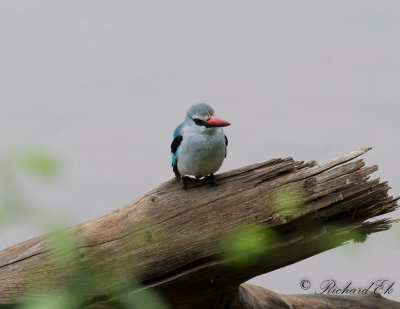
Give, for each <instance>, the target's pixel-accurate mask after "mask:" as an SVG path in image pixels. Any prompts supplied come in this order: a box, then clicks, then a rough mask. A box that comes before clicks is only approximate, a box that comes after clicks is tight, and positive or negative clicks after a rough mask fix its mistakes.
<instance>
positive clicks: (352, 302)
mask: <svg viewBox="0 0 400 309" xmlns="http://www.w3.org/2000/svg"><path fill="white" fill-rule="evenodd" d="M265 308H270V309H291V308H296V309H309V308H313V309H379V308H382V309H399V308H400V303H398V302H395V301H391V300H388V299H386V298H383V297H382V296H380V295H379V294H374V293H373V292H371V293H368V294H366V295H351V296H349V295H346V296H335V295H281V294H278V293H275V292H272V291H270V290H267V289H264V288H262V287H259V286H255V285H252V284H246V283H245V284H242V285H241V286H240V288H239V293H238V296H237V299H235V300H234V302H233V304H232V305H231V309H265Z"/></svg>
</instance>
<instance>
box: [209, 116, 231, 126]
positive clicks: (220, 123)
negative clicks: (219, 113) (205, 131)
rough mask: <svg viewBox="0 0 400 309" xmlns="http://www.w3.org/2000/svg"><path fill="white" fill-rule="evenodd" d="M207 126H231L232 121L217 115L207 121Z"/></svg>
mask: <svg viewBox="0 0 400 309" xmlns="http://www.w3.org/2000/svg"><path fill="white" fill-rule="evenodd" d="M206 125H207V127H226V126H229V125H230V123H229V122H227V121H225V120H222V119H221V118H217V117H215V116H211V117H210V119H208V120H207V121H206Z"/></svg>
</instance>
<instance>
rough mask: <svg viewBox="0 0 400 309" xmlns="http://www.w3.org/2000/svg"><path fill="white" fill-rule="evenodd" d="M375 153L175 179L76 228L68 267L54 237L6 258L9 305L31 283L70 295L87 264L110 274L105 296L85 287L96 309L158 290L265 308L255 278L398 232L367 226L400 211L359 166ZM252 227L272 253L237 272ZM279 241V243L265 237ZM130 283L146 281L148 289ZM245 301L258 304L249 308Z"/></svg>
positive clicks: (181, 300)
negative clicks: (235, 250)
mask: <svg viewBox="0 0 400 309" xmlns="http://www.w3.org/2000/svg"><path fill="white" fill-rule="evenodd" d="M367 150H368V149H362V150H360V151H355V152H352V153H350V154H348V155H345V156H342V157H339V158H337V159H334V160H331V161H329V162H327V163H325V164H322V165H317V164H316V163H315V162H308V163H304V162H296V161H294V160H293V159H292V158H286V159H273V160H270V161H267V162H264V163H260V164H254V165H250V166H247V167H243V168H239V169H237V170H233V171H230V172H227V173H223V174H220V175H218V176H217V179H218V181H219V182H220V184H221V185H220V186H216V187H212V186H210V185H208V184H206V183H205V182H204V181H193V182H191V183H190V184H189V186H188V189H187V190H186V191H184V190H182V189H181V187H180V186H179V184H178V183H177V181H176V180H174V179H172V180H169V181H167V182H165V183H163V184H161V185H160V186H159V187H157V188H155V189H154V190H152V191H150V192H149V193H147V194H145V195H144V196H142V197H140V198H138V199H137V200H135V201H133V202H132V203H130V204H128V205H126V206H124V207H122V208H120V209H117V210H115V211H113V212H111V213H109V214H107V215H105V216H102V217H100V218H97V219H93V220H90V221H88V222H86V223H83V224H80V225H77V226H75V227H72V228H70V229H66V231H65V233H64V235H66V234H76V235H78V237H79V243H78V244H77V245H76V246H75V247H74V248H73V249H72V250H70V251H68V252H66V253H62V254H61V255H63V254H64V255H66V256H69V255H71V256H72V258H71V259H65V261H64V263H57V262H55V257H56V256H58V257H59V256H60V252H57V251H59V250H57V249H54V248H52V247H51V246H50V247H49V243H52V239H53V238H54V236H53V235H52V234H49V235H44V236H42V237H37V238H34V239H31V240H28V241H26V242H23V243H20V244H17V245H15V246H13V247H10V248H7V249H5V250H2V251H0V304H15V303H18V302H21V301H23V300H24V299H26V297H27V295H28V293H29V291H30V290H31V288H32V286H41V287H46V289H47V291H49V292H52V291H57V290H59V289H62V288H63V286H64V285H65V284H66V282H67V280H68V274H70V273H71V270H72V269H74V270H78V271H84V270H85V269H86V268H88V267H89V268H90V269H91V272H94V273H96V274H97V275H98V276H100V277H101V276H103V277H102V278H103V280H102V288H103V289H102V291H103V292H102V293H101V294H99V290H98V288H94V287H91V286H87V287H86V290H87V295H86V297H87V299H86V302H85V304H86V306H87V307H88V308H113V307H114V305H115V303H116V301H117V300H118V299H121V298H123V297H126V296H129V295H135V293H139V292H140V291H143V290H147V289H152V288H154V289H156V290H157V291H158V292H160V293H161V294H162V296H163V297H164V299H165V300H166V301H167V302H168V303H169V305H170V306H171V307H172V308H229V307H232V308H261V307H262V306H261V305H260V304H262V303H263V302H266V303H268V299H266V298H270V297H277V296H276V294H274V295H273V296H268V293H261V294H262V295H259V293H258V292H257V291H256V292H254V291H255V289H256V290H257V288H252V287H251V286H249V285H242V286H241V287H240V288H239V286H240V285H241V284H242V283H243V282H245V281H246V280H248V279H250V278H252V277H253V276H256V275H259V274H263V273H266V272H269V271H272V270H275V269H277V268H280V267H283V266H286V265H289V264H292V263H295V262H297V261H300V260H302V259H304V258H307V257H310V256H312V255H315V254H318V253H320V252H323V251H325V250H328V249H330V248H334V247H336V246H339V245H342V244H343V243H345V242H346V241H348V240H350V239H354V240H356V241H363V240H365V238H366V236H367V235H368V234H370V233H374V232H378V231H382V230H386V229H388V228H389V227H390V224H391V221H389V220H386V219H381V220H376V221H366V220H367V219H370V218H373V217H375V216H379V215H382V214H385V213H388V212H391V211H393V210H395V209H396V208H397V198H396V199H393V198H392V197H390V196H388V193H387V192H388V189H389V188H388V185H387V183H381V182H380V181H379V179H373V180H370V179H369V175H370V174H371V173H373V172H374V171H376V170H377V166H372V167H366V166H365V164H364V162H363V161H362V160H354V159H355V158H357V157H359V156H360V155H362V154H364V153H365V152H366V151H367ZM287 192H289V194H287ZM293 193H294V194H293ZM282 199H283V202H282ZM293 204H295V205H296V207H288V208H285V205H293ZM244 224H258V226H257V228H258V229H259V234H260V236H259V237H260V239H261V242H260V243H264V245H263V246H260V247H259V248H257V249H255V250H253V251H254V252H251V259H249V260H246V263H244V264H240V263H239V264H238V263H236V262H235V261H237V260H239V261H241V260H242V256H240V255H238V256H235V255H229V254H226V251H227V246H226V243H227V239H232V237H233V239H235V238H234V236H232V235H235V232H237V231H240V229H241V228H242V227H243V225H244ZM264 228H265V230H264ZM266 231H268V232H266ZM270 232H272V233H273V235H274V237H273V238H272V240H271V239H269V238H268V237H266V236H265V235H267V234H268V235H270ZM266 239H267V240H268V241H264V242H263V240H266ZM238 265H239V266H238ZM107 274H122V275H112V276H107ZM127 279H128V280H127ZM132 282H140V283H141V286H140V288H138V286H137V285H134V286H133V285H131V283H132ZM270 293H273V292H270ZM245 295H247V296H246V297H247V298H248V299H249V297H248V296H249V295H251V298H252V299H253V300H252V301H251V302H246V301H243V297H244V296H245ZM241 297H242V298H241ZM282 297H283V299H285V301H288V303H293V304H294V303H296V304H299V303H300V302H302V301H304V302H310V304H311V303H312V304H313V306H314V304H315V306H314V307H315V308H327V307H324V306H323V305H318V306H317V305H316V304H319V303H321V302H322V301H324V302H326V303H335V304H336V302H337V299H336V298H335V299H331V298H329V297H325V298H323V299H322V300H321V299H320V298H317V297H311V296H309V297H304V296H296V297H295V296H293V297H292V296H282ZM348 299H349V298H347V300H346V299H344V300H343V301H344V302H346V301H348ZM365 299H366V298H363V297H360V298H357V299H356V300H352V302H356V303H357V302H359V304H360V306H361V304H364V302H365V301H369V299H370V298H368V300H365ZM382 299H383V298H382ZM388 302H389V301H386V300H385V301H383V300H382V304H383V305H378V303H381V299H380V298H379V299H378V300H377V301H376V302H375V303H377V305H376V306H375V307H374V308H389V307H387V306H386V304H387V303H388ZM270 303H271V302H270ZM260 306H261V307H260ZM274 306H275V307H274ZM274 306H272V305H271V308H285V307H282V306H280V307H279V306H278V305H277V304H275V305H274ZM360 306H359V308H361V307H360ZM394 306H395V305H394ZM314 307H312V306H307V308H314ZM264 308H265V307H264ZM268 308H269V307H268ZM286 308H289V307H288V306H287V307H286ZM299 308H301V307H299ZM329 308H336V307H329ZM342 308H346V307H344V306H342ZM354 308H358V307H354ZM367 308H368V307H367ZM393 308H395V307H393ZM396 308H398V306H397V307H396Z"/></svg>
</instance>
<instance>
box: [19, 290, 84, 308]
mask: <svg viewBox="0 0 400 309" xmlns="http://www.w3.org/2000/svg"><path fill="white" fill-rule="evenodd" d="M78 308H79V306H78V304H77V302H76V299H75V298H74V297H73V295H69V293H61V294H55V295H41V296H39V295H37V296H35V297H33V298H32V299H31V300H29V301H28V302H26V303H24V304H22V305H20V306H18V309H78Z"/></svg>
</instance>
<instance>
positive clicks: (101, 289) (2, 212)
mask: <svg viewBox="0 0 400 309" xmlns="http://www.w3.org/2000/svg"><path fill="white" fill-rule="evenodd" d="M58 172H59V163H58V161H57V160H56V159H54V158H53V157H51V156H49V155H47V154H45V153H41V152H37V151H29V152H17V153H13V154H11V155H7V156H3V157H2V158H0V226H1V224H5V223H7V222H10V221H12V220H14V219H21V218H23V219H25V220H26V221H28V220H29V221H28V223H31V224H32V223H35V224H40V227H43V226H47V225H49V226H50V225H52V227H53V228H57V227H55V226H54V222H61V221H60V220H57V218H55V217H52V216H49V214H47V213H42V212H41V211H40V210H38V209H34V208H33V207H32V201H31V200H30V199H29V197H26V195H27V194H26V193H25V190H24V187H23V185H22V183H23V182H20V181H19V180H20V179H19V178H20V176H21V175H24V174H29V175H33V176H35V177H36V178H39V179H46V180H48V179H50V180H52V179H54V177H55V176H57V174H58ZM33 218H35V220H36V221H33ZM38 218H40V220H39V219H38ZM42 218H46V221H43V220H42ZM64 224H65V222H63V225H64ZM59 227H60V226H58V228H59ZM153 233H154V231H152V230H150V228H147V229H145V232H144V233H137V234H134V233H132V236H131V237H127V241H132V242H135V243H140V244H144V245H146V244H150V243H151V242H152V238H153ZM47 236H48V237H47V238H46V244H47V250H46V251H47V252H48V256H49V260H47V261H46V262H47V263H51V264H52V265H53V267H54V270H55V271H54V273H53V274H48V276H49V278H48V279H50V282H48V279H47V280H46V281H47V282H48V283H47V285H46V286H41V285H40V284H41V283H38V282H36V281H35V285H34V286H29V287H27V288H28V289H30V291H31V293H30V295H31V297H28V298H27V300H26V301H25V302H24V303H23V304H21V305H19V306H18V307H17V309H81V308H82V309H83V308H84V307H85V305H84V304H85V302H86V301H87V300H88V299H93V298H94V297H97V296H101V297H105V298H113V297H114V296H116V295H114V294H113V293H114V291H110V287H114V288H115V286H114V283H116V284H119V286H123V287H124V288H127V287H128V286H129V287H130V288H129V290H135V291H136V290H139V291H138V292H132V293H127V294H126V295H119V296H118V297H117V299H118V301H116V304H115V308H121V309H124V308H126V309H128V308H129V309H135V308H140V309H167V308H168V306H167V305H166V304H165V302H164V301H163V300H162V298H161V297H160V296H159V295H158V294H157V293H155V292H154V291H152V290H150V289H146V290H144V289H143V288H142V287H141V286H140V284H139V283H137V282H134V280H133V279H132V276H134V275H135V274H137V273H139V272H140V270H138V269H137V266H136V265H135V264H136V263H134V260H133V259H132V258H131V257H132V255H130V254H128V252H127V254H125V255H124V256H126V257H127V259H126V261H125V263H129V264H127V265H126V267H125V270H126V269H129V271H128V273H126V274H121V273H118V272H117V271H115V270H114V269H112V268H110V269H108V270H105V269H101V270H99V269H94V268H93V265H92V264H91V263H90V262H93V259H94V258H99V259H101V257H100V256H99V257H97V256H96V254H92V256H91V259H89V260H88V262H86V261H85V254H86V253H87V252H89V251H90V250H91V248H90V247H87V246H85V245H84V244H82V243H81V242H80V241H81V240H80V238H79V235H78V234H77V233H76V232H74V230H72V229H59V230H56V231H55V232H52V233H50V234H48V235H47ZM127 248H129V246H127ZM127 250H128V249H127ZM89 261H90V262H89ZM94 264H96V263H94ZM96 265H97V264H96ZM130 265H132V267H130ZM128 266H129V267H128ZM128 276H130V278H129V277H128ZM55 287H56V288H55ZM49 291H52V292H49Z"/></svg>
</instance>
